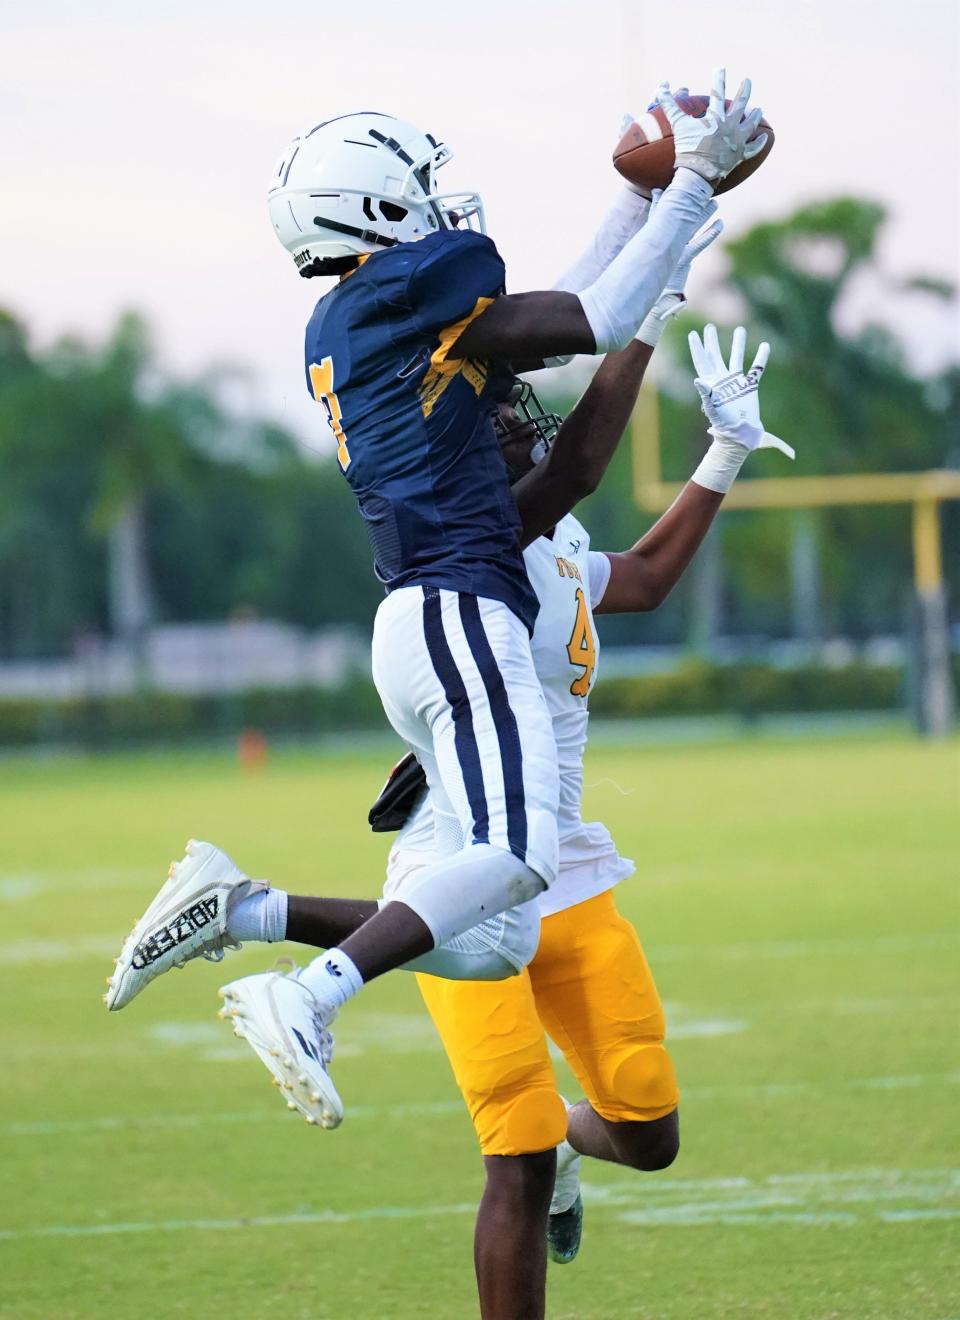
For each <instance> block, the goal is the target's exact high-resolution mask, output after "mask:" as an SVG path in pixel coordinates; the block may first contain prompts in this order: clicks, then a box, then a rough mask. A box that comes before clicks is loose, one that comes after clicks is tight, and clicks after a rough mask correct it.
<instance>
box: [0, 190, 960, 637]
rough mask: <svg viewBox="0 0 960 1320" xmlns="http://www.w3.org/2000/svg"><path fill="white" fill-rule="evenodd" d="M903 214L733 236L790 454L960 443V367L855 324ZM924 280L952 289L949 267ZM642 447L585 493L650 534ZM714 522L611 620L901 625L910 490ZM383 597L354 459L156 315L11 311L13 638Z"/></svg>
mask: <svg viewBox="0 0 960 1320" xmlns="http://www.w3.org/2000/svg"><path fill="white" fill-rule="evenodd" d="M884 219H885V215H884V212H883V210H882V208H880V207H879V206H876V205H874V204H872V203H869V202H866V201H862V200H855V199H838V200H833V201H829V202H824V203H818V204H813V205H810V206H806V207H804V208H802V209H800V210H798V211H797V212H795V213H794V214H793V215H791V216H790V217H788V218H787V219H785V220H781V221H776V222H767V223H763V224H760V225H757V226H756V227H755V228H753V229H752V230H750V231H749V232H748V233H746V234H745V235H744V236H743V237H741V238H739V239H737V240H736V241H733V242H729V243H727V245H726V252H727V254H728V258H729V262H730V269H729V275H728V282H729V286H730V288H732V289H733V290H734V291H735V293H736V294H737V295H738V297H739V299H740V301H741V303H742V306H743V312H744V318H745V321H746V324H747V325H749V326H750V329H751V334H752V336H753V339H752V343H755V342H756V341H757V340H758V339H759V338H761V337H766V338H769V339H770V340H771V342H772V344H773V345H774V352H773V356H772V359H771V363H770V366H769V368H768V371H767V374H766V376H765V378H764V383H763V416H764V422H765V424H766V426H767V428H768V429H769V430H771V431H774V432H776V433H777V434H779V435H782V436H784V437H785V438H787V439H789V440H790V441H791V443H793V444H794V445H795V447H796V449H797V463H796V467H795V468H793V466H792V465H791V471H794V470H795V471H796V472H798V473H823V472H858V471H890V470H894V471H909V470H911V469H920V468H926V467H935V466H942V465H949V464H955V463H957V462H958V461H960V452H958V437H960V428H958V420H960V368H958V366H957V365H953V366H951V367H950V368H949V369H947V370H946V371H943V372H941V373H940V374H939V375H938V376H937V377H935V378H933V379H930V378H920V377H918V376H917V375H915V374H914V373H913V372H912V371H911V369H910V368H909V366H908V364H907V360H906V357H905V354H904V348H903V345H902V344H901V343H900V342H899V341H898V340H897V338H896V337H895V336H894V335H893V334H892V333H891V332H890V331H889V330H886V329H882V328H880V327H878V326H872V325H871V326H867V327H866V328H864V329H861V330H859V331H857V332H855V333H854V332H850V331H845V330H844V329H842V328H841V327H840V326H839V324H838V320H837V309H838V305H839V304H840V303H841V301H842V299H843V297H844V295H845V293H846V292H847V290H848V289H849V287H850V284H851V281H852V280H854V278H855V277H857V276H859V275H861V274H862V273H863V272H864V271H866V270H870V269H871V268H876V246H877V239H878V236H879V234H880V232H881V229H882V225H883V222H884ZM910 288H911V289H912V290H913V291H914V292H915V293H916V294H917V295H918V296H924V297H928V298H935V299H941V300H943V299H952V298H953V297H954V291H953V290H952V289H950V288H948V287H947V286H945V285H943V284H941V283H938V282H935V281H931V280H924V279H920V278H918V279H917V280H915V281H912V282H911V284H910ZM899 292H902V290H900V291H899ZM678 321H679V323H678V324H676V325H674V326H673V327H671V329H670V332H669V338H668V339H667V340H666V341H665V345H664V349H662V350H660V351H661V352H666V353H667V354H668V355H670V358H671V359H672V361H673V362H674V364H675V369H674V370H673V371H672V372H671V373H670V375H669V376H668V379H667V382H666V389H665V392H664V395H663V404H662V451H663V455H664V471H665V476H666V477H667V478H668V479H679V478H682V477H685V476H687V475H689V473H690V471H691V470H692V468H693V467H694V466H695V463H696V461H697V459H698V458H699V456H700V454H701V453H702V452H703V447H704V443H705V431H704V423H703V419H702V417H701V416H700V413H699V410H698V408H697V406H696V399H695V395H694V391H693V388H692V383H691V379H690V372H689V369H688V366H687V363H686V360H685V359H686V344H685V338H686V331H687V330H688V329H689V328H691V327H692V326H699V325H701V324H702V317H699V316H697V315H695V314H694V313H693V311H691V312H689V313H688V314H687V315H686V316H685V317H683V318H678ZM547 402H549V403H552V404H554V405H559V406H560V407H561V408H566V407H568V406H570V404H571V403H572V402H573V400H572V399H563V398H556V399H549V400H547ZM319 425H321V422H318V426H319ZM629 465H630V459H629V453H628V450H627V447H626V446H625V445H624V446H622V447H621V450H620V452H619V453H618V455H617V457H616V459H615V461H614V465H613V468H612V471H611V473H610V474H609V476H608V479H607V481H606V482H605V483H604V486H603V487H602V488H601V489H600V491H599V492H597V494H596V495H594V496H593V497H591V499H590V500H589V501H587V502H586V503H585V504H584V505H583V506H582V507H581V510H579V511H578V513H579V515H580V516H581V517H582V519H583V521H584V523H585V524H586V526H587V527H588V529H589V528H590V527H591V526H593V527H594V528H595V529H596V528H603V540H602V545H603V546H604V547H605V548H610V549H620V548H623V546H625V545H628V544H630V543H632V541H633V540H635V539H636V537H637V536H638V535H639V534H640V533H641V532H642V530H643V529H644V528H645V527H646V526H647V525H649V522H650V521H651V519H650V518H649V517H648V516H647V515H640V514H639V513H638V512H637V510H636V509H635V508H634V507H633V505H632V503H631V501H630V498H629V491H630V471H629ZM718 526H719V531H718V533H717V535H716V536H714V537H713V539H712V542H711V543H710V544H708V546H707V547H705V551H706V553H704V554H703V555H701V558H700V562H699V564H698V565H697V568H696V571H695V572H694V573H692V574H691V575H690V576H689V580H688V581H685V582H684V583H682V584H681V586H680V587H679V588H678V590H677V592H675V593H674V596H673V597H672V598H671V599H670V600H669V601H668V602H667V603H666V605H665V606H664V607H663V608H662V609H661V610H660V611H658V612H657V614H656V615H655V616H651V617H650V618H645V619H639V620H638V619H625V620H612V621H608V623H607V625H606V634H607V637H608V640H615V641H623V642H637V643H642V642H644V641H648V642H649V641H658V642H668V641H669V642H673V641H677V640H680V639H682V638H684V637H687V638H692V637H695V636H697V635H698V629H699V631H700V632H701V633H702V631H703V627H704V624H703V615H704V611H707V613H708V614H711V618H712V620H713V622H712V625H711V626H712V627H713V628H714V629H717V628H720V629H721V630H722V631H725V632H728V633H731V632H732V633H747V634H751V633H753V634H764V635H771V634H773V635H778V634H779V635H786V634H789V633H791V632H796V631H797V630H798V628H801V630H802V628H803V627H807V628H813V630H814V631H817V630H819V631H820V632H821V633H836V632H844V633H849V634H853V635H868V634H870V633H872V632H877V631H898V630H899V629H900V627H901V625H902V621H903V607H904V601H905V592H906V589H907V588H908V586H909V581H910V538H909V514H908V511H907V510H904V509H899V508H874V509H846V510H835V511H834V510H818V511H816V512H815V513H814V512H810V513H806V512H804V513H800V514H784V513H782V512H778V511H769V512H762V513H730V514H727V515H725V517H724V518H723V519H721V520H720V523H719V525H718ZM945 536H946V538H947V542H948V544H947V547H946V548H947V552H948V554H949V553H950V552H951V551H955V550H957V549H960V546H958V544H957V542H958V540H960V520H958V517H957V512H956V510H955V509H948V510H947V511H946V517H945ZM595 543H596V539H595ZM380 596H381V591H380V587H379V585H378V584H377V582H376V580H375V578H374V576H373V573H372V571H371V566H370V553H369V549H368V547H367V542H366V537H365V534H364V531H363V527H362V524H361V521H360V519H359V518H358V517H357V515H356V512H355V510H354V507H353V497H352V495H351V494H350V492H349V490H348V488H347V486H346V483H345V482H344V481H343V479H342V477H341V475H340V473H339V472H338V471H337V469H336V465H335V464H333V463H332V462H329V461H323V460H318V459H317V458H316V456H315V455H313V454H312V453H309V452H307V451H306V450H305V449H304V448H303V446H302V445H300V444H299V443H298V441H297V440H296V438H295V437H294V436H293V435H292V434H290V433H289V432H288V431H286V430H285V429H283V428H282V427H281V426H279V425H277V424H276V423H274V422H272V421H270V420H268V419H264V418H256V417H253V418H251V417H238V416H237V415H236V412H235V409H232V408H231V407H230V406H229V404H228V402H227V401H226V400H225V399H224V398H223V397H222V392H221V391H219V390H218V387H217V383H216V382H215V381H214V380H213V379H212V378H204V377H202V376H201V377H199V378H197V379H195V380H191V381H183V380H178V379H174V378H172V377H171V376H170V375H169V374H167V373H165V372H163V371H162V370H161V369H160V367H159V366H158V362H157V356H156V352H155V349H154V346H153V344H152V342H151V338H150V333H149V330H148V327H147V325H146V324H145V322H144V321H143V319H142V318H141V317H140V316H138V315H136V314H135V313H127V314H125V315H123V316H122V317H121V318H120V319H119V321H118V322H117V324H116V326H115V328H114V329H113V331H112V333H111V334H110V335H109V336H108V338H107V340H106V342H104V343H100V344H91V343H88V342H84V341H82V340H80V339H78V338H76V337H67V338H64V339H61V340H60V341H59V342H57V343H56V344H54V345H53V346H52V347H50V348H48V349H44V350H41V349H37V348H35V347H34V346H33V345H32V344H31V341H30V336H29V333H28V329H27V327H26V326H25V325H24V324H23V322H22V321H21V320H19V319H18V318H17V316H16V315H15V314H14V313H13V312H11V311H2V310H0V658H4V659H11V658H26V657H44V656H54V655H61V654H64V653H67V652H69V651H70V650H71V649H72V648H73V647H74V646H75V645H76V643H77V641H78V639H80V638H82V637H83V636H84V635H89V634H91V633H96V634H100V635H105V634H113V635H122V636H125V637H126V638H127V639H135V638H136V637H137V636H138V635H139V634H140V633H142V631H143V630H144V629H145V628H146V627H148V626H149V625H150V624H151V623H152V622H156V621H191V620H212V619H224V618H227V617H230V616H231V615H234V614H236V613H237V612H238V611H244V612H247V613H255V614H257V615H260V616H263V617H270V618H276V619H282V620H285V621H288V622H290V623H292V624H296V625H300V626H303V627H305V628H311V629H314V628H322V627H325V626H329V625H342V624H353V625H356V626H358V627H360V628H362V629H364V630H366V629H368V628H369V626H370V622H371V620H372V616H373V613H374V611H375V609H376V606H377V603H378V601H379V599H380ZM804 601H805V602H806V606H805V609H806V613H805V614H804V609H803V608H801V607H802V606H803V603H804ZM798 602H799V604H798ZM798 611H799V613H798ZM801 616H802V617H801ZM798 619H799V622H798ZM804 619H806V623H805V624H804V622H803V620H804ZM708 631H709V629H708Z"/></svg>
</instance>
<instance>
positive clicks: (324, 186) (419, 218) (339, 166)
mask: <svg viewBox="0 0 960 1320" xmlns="http://www.w3.org/2000/svg"><path fill="white" fill-rule="evenodd" d="M452 156H453V153H452V152H451V150H450V149H449V147H447V146H446V145H445V144H444V143H442V142H440V143H438V142H437V141H436V140H435V139H434V138H433V137H431V136H430V134H429V133H421V132H420V130H419V129H417V128H416V127H414V125H412V124H408V123H405V122H404V121H403V120H399V119H394V118H393V117H392V116H391V115H383V114H377V113H374V112H371V111H362V112H360V113H357V114H351V115H341V116H339V117H338V118H336V119H330V120H326V121H325V122H323V123H321V124H317V125H316V126H315V127H314V128H312V129H310V130H309V132H306V133H303V134H301V135H300V136H299V137H297V138H295V139H294V141H293V142H292V143H291V144H290V146H289V147H288V148H287V150H286V152H285V153H284V155H283V156H282V157H281V159H280V161H279V163H278V165H277V168H276V170H275V173H274V177H273V181H272V186H271V188H270V190H269V193H268V204H269V208H270V219H271V221H272V223H273V227H274V230H275V232H276V234H277V237H278V238H279V240H280V242H281V243H282V244H283V246H284V247H285V248H286V249H287V251H288V252H289V253H290V254H291V255H292V257H293V259H294V263H295V264H296V266H297V269H298V270H299V272H300V274H301V275H305V276H309V275H315V274H324V275H325V274H337V273H339V270H338V268H340V269H341V270H342V269H346V268H349V267H351V266H352V265H354V264H355V263H356V258H357V257H358V256H361V255H364V254H369V253H371V252H376V251H378V250H379V249H380V248H382V247H393V246H394V245H395V244H397V243H408V242H413V241H415V240H416V239H419V238H423V237H425V236H426V235H427V234H430V233H435V232H437V231H438V230H440V229H455V228H457V226H458V225H460V224H463V223H464V222H466V225H467V226H468V227H469V228H471V229H477V230H478V231H479V232H480V233H484V232H486V231H485V227H484V216H483V203H482V202H481V200H480V198H479V196H478V195H477V194H476V193H469V192H467V193H440V192H438V191H437V189H436V182H435V175H436V171H437V170H438V169H440V168H441V167H442V166H443V165H445V164H446V163H447V162H448V161H449V160H451V159H452Z"/></svg>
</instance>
